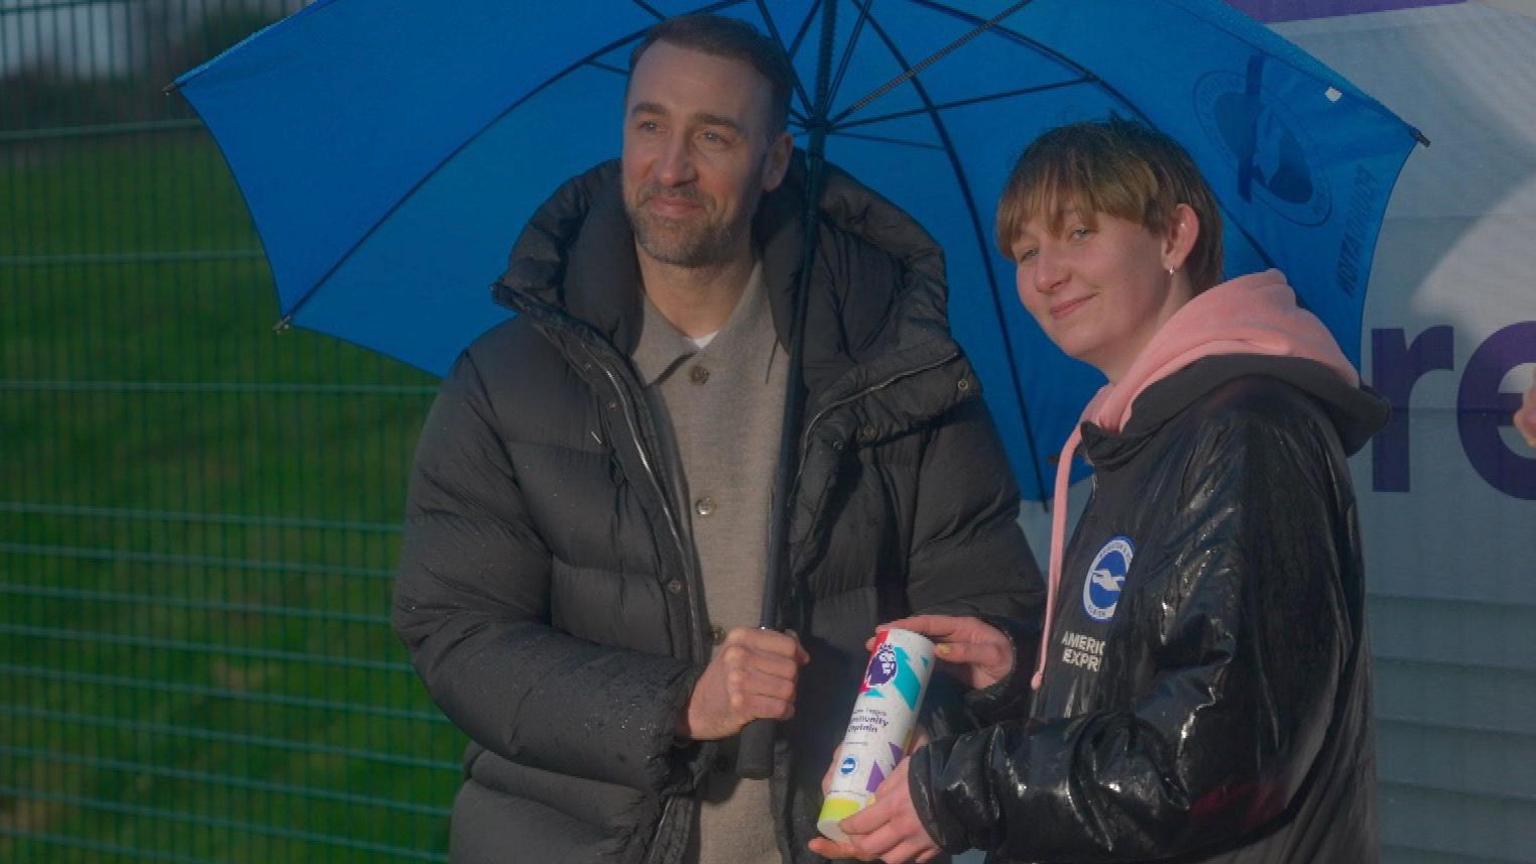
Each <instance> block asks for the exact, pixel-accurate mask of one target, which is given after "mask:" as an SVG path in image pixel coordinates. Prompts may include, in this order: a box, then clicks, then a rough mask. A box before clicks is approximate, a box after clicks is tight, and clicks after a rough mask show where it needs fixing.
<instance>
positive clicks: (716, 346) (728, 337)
mask: <svg viewBox="0 0 1536 864" xmlns="http://www.w3.org/2000/svg"><path fill="white" fill-rule="evenodd" d="M642 293H643V292H642ZM641 304H642V306H643V307H644V308H643V311H642V313H641V321H642V323H641V328H640V339H639V341H638V343H637V344H636V345H635V350H634V353H633V354H631V355H630V358H631V359H632V360H633V361H634V363H635V370H636V371H637V372H639V373H640V380H641V382H642V383H643V384H644V385H645V386H647V387H649V386H651V385H653V384H655V383H656V382H657V381H658V380H660V379H661V378H662V377H663V376H665V375H666V374H667V373H668V372H670V371H671V370H672V369H674V368H675V367H676V366H677V364H678V363H681V362H682V361H684V360H686V359H688V358H689V357H692V356H693V355H695V354H697V353H699V351H700V350H701V349H700V348H699V347H698V346H697V345H695V344H694V343H693V340H691V339H689V338H688V337H687V336H685V335H684V334H683V333H682V331H680V330H678V329H677V328H676V327H674V326H672V322H670V321H668V320H667V318H666V316H665V315H663V314H661V310H660V309H658V308H656V304H654V303H652V302H651V300H650V298H649V297H645V298H643V299H642V301H641ZM767 316H768V297H767V293H766V291H765V290H764V287H763V262H762V259H761V258H759V259H758V260H757V261H756V263H754V264H753V266H752V272H751V275H749V276H748V277H747V286H746V288H745V289H744V290H743V291H742V292H741V298H740V299H738V300H737V301H736V306H735V308H733V309H732V310H731V314H730V317H728V318H727V319H726V321H725V324H723V325H722V326H721V327H720V330H719V332H718V333H717V334H716V336H715V338H714V341H712V342H710V348H711V349H713V350H714V351H715V352H718V351H721V350H725V351H729V350H731V345H732V343H734V342H735V341H737V340H738V339H740V338H741V335H742V334H743V333H747V332H751V331H752V330H753V329H755V328H757V327H761V326H765V325H767V323H768V320H767Z"/></svg>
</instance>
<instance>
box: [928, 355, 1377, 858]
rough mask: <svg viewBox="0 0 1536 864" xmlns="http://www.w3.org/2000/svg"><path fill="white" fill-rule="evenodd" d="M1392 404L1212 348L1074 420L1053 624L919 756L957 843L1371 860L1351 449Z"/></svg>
mask: <svg viewBox="0 0 1536 864" xmlns="http://www.w3.org/2000/svg"><path fill="white" fill-rule="evenodd" d="M1385 419H1386V406H1385V403H1383V402H1382V401H1381V400H1380V399H1379V398H1377V397H1376V396H1374V395H1373V394H1371V393H1370V392H1369V391H1366V390H1363V389H1357V388H1354V387H1350V386H1348V385H1346V384H1344V383H1343V382H1341V381H1340V380H1338V379H1337V378H1335V377H1334V376H1333V375H1332V373H1330V372H1328V371H1327V370H1326V369H1325V368H1324V367H1322V366H1320V365H1318V364H1315V363H1312V362H1310V361H1305V360H1299V359H1294V358H1265V357H1254V356H1228V357H1214V358H1208V359H1206V360H1203V361H1200V362H1198V363H1196V364H1194V365H1192V366H1190V367H1188V368H1186V369H1184V370H1182V371H1180V372H1178V373H1175V374H1174V375H1172V376H1170V377H1168V378H1167V379H1164V380H1163V381H1160V382H1158V383H1156V384H1154V385H1152V386H1151V387H1149V388H1148V389H1147V390H1146V391H1144V392H1143V393H1142V395H1141V396H1140V397H1139V398H1138V399H1137V401H1136V403H1135V406H1134V412H1133V414H1132V418H1131V420H1130V422H1129V423H1128V424H1127V428H1126V429H1125V430H1124V431H1123V433H1122V434H1119V435H1111V434H1108V433H1106V432H1105V431H1104V430H1102V429H1099V428H1098V427H1096V426H1093V425H1091V424H1090V425H1085V427H1084V430H1083V453H1084V455H1085V456H1086V457H1087V458H1088V459H1089V460H1090V461H1091V462H1092V464H1093V466H1094V469H1095V480H1094V490H1093V493H1092V497H1091V498H1090V500H1089V502H1088V504H1087V507H1086V510H1085V511H1084V513H1083V516H1082V517H1081V518H1080V520H1079V522H1078V525H1077V528H1076V530H1075V533H1074V535H1073V536H1072V538H1071V540H1070V542H1069V543H1068V544H1067V550H1066V554H1065V558H1064V565H1063V569H1062V582H1061V587H1060V593H1059V596H1058V597H1057V598H1056V602H1057V606H1056V618H1055V622H1054V623H1053V631H1054V632H1052V634H1051V637H1050V640H1049V642H1048V645H1049V648H1048V651H1049V654H1048V656H1047V660H1046V666H1045V675H1044V680H1043V683H1042V687H1041V689H1040V691H1039V692H1038V693H1036V694H1034V695H1033V698H1032V699H1031V696H1030V694H1029V677H1030V673H1031V672H1032V671H1033V664H1032V662H1027V661H1028V660H1029V658H1033V657H1034V656H1035V653H1036V647H1035V646H1036V643H1037V640H1038V632H1039V631H1038V629H1036V630H1035V631H1034V632H1030V630H1029V628H1027V627H1023V626H1019V625H1017V624H1016V623H1009V622H1002V621H996V623H1000V624H1008V625H1009V632H1010V635H1011V637H1012V638H1013V640H1014V642H1015V645H1016V647H1017V649H1018V650H1017V652H1016V655H1017V656H1018V657H1019V658H1020V660H1019V663H1018V664H1017V667H1016V670H1015V673H1014V674H1013V675H1012V676H1011V677H1010V678H1009V679H1007V680H1005V681H1002V682H999V683H998V684H997V685H995V686H994V687H992V688H989V689H988V690H986V691H981V692H979V693H976V694H972V700H973V706H974V707H975V709H976V710H977V711H978V712H980V713H982V714H983V715H984V716H986V717H987V718H988V719H991V720H996V721H1001V722H998V723H997V725H995V726H993V727H990V728H988V729H986V730H983V731H982V732H978V733H972V734H967V735H962V736H959V737H951V738H948V739H945V740H941V741H938V742H936V743H935V744H934V745H933V746H931V747H929V748H927V749H926V750H924V751H921V752H919V753H918V754H915V756H914V761H913V765H912V770H911V774H910V776H911V789H912V792H913V798H914V801H915V802H916V804H917V807H918V812H919V815H920V816H921V817H922V818H923V820H924V822H925V824H926V825H927V827H928V829H929V831H930V833H931V834H933V836H934V837H935V838H936V839H938V840H939V842H940V843H941V844H942V845H943V846H945V848H947V849H950V850H956V851H957V850H959V849H963V848H968V847H978V848H982V849H987V850H992V851H993V854H992V856H991V859H990V860H992V861H1034V862H1097V861H1188V862H1193V861H1213V862H1239V861H1241V862H1276V864H1279V862H1286V864H1292V862H1294V864H1332V862H1338V864H1346V862H1347V864H1360V862H1366V864H1369V862H1374V861H1376V860H1377V858H1378V848H1377V846H1378V844H1377V825H1376V811H1375V785H1376V776H1375V764H1374V743H1373V741H1374V736H1373V731H1372V720H1371V660H1370V653H1369V646H1368V644H1367V638H1366V627H1365V618H1364V605H1363V604H1364V593H1365V586H1364V580H1363V569H1362V564H1361V554H1360V542H1359V533H1358V528H1357V525H1356V515H1355V499H1354V493H1353V491H1352V487H1351V484H1350V479H1349V466H1348V463H1347V462H1346V454H1347V453H1352V452H1354V451H1355V450H1357V449H1358V448H1359V447H1360V446H1362V445H1363V444H1364V442H1365V440H1366V439H1367V438H1368V437H1369V436H1370V435H1371V434H1373V433H1374V432H1375V431H1376V430H1377V429H1378V428H1380V426H1381V425H1382V424H1383V423H1384V422H1385Z"/></svg>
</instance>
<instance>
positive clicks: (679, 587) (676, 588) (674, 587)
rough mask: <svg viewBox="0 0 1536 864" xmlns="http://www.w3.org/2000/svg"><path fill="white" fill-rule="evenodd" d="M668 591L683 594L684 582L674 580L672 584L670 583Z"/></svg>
mask: <svg viewBox="0 0 1536 864" xmlns="http://www.w3.org/2000/svg"><path fill="white" fill-rule="evenodd" d="M667 590H668V591H671V592H672V593H673V594H681V593H683V580H681V579H673V580H672V581H671V582H668V583H667Z"/></svg>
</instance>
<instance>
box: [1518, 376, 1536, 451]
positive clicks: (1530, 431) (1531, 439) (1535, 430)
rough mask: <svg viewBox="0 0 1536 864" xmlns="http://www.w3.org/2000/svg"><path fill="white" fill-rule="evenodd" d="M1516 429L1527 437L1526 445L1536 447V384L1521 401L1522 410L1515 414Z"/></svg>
mask: <svg viewBox="0 0 1536 864" xmlns="http://www.w3.org/2000/svg"><path fill="white" fill-rule="evenodd" d="M1515 428H1516V429H1519V430H1520V434H1521V435H1524V436H1525V443H1527V444H1529V445H1531V446H1532V447H1536V382H1532V384H1531V389H1529V390H1527V391H1525V396H1523V397H1521V399H1520V410H1519V411H1516V412H1515Z"/></svg>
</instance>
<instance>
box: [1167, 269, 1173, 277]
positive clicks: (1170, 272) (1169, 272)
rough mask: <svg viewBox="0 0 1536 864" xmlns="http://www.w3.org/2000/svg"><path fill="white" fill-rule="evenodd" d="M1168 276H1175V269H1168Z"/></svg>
mask: <svg viewBox="0 0 1536 864" xmlns="http://www.w3.org/2000/svg"><path fill="white" fill-rule="evenodd" d="M1168 275H1169V276H1172V275H1173V268H1172V267H1169V268H1168Z"/></svg>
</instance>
